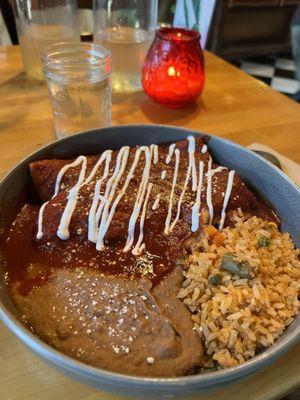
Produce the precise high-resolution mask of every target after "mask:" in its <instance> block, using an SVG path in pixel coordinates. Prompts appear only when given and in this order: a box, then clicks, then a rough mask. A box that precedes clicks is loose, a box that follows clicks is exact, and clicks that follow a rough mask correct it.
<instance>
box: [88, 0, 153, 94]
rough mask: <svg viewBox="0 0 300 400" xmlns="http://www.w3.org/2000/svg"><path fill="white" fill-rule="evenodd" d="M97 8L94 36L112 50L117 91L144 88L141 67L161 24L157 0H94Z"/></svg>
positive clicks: (123, 91)
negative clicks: (156, 30) (159, 23)
mask: <svg viewBox="0 0 300 400" xmlns="http://www.w3.org/2000/svg"><path fill="white" fill-rule="evenodd" d="M94 10H95V25H94V26H95V30H94V40H95V42H96V43H99V44H101V45H103V46H105V47H107V48H109V49H110V51H111V54H112V64H113V74H112V87H113V91H114V92H119V93H130V92H136V91H139V90H141V89H142V86H141V71H142V67H143V63H144V60H145V58H146V54H147V51H148V49H149V47H150V44H151V42H152V40H153V38H154V31H155V29H156V26H157V0H147V1H145V0H94Z"/></svg>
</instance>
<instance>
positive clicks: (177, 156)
mask: <svg viewBox="0 0 300 400" xmlns="http://www.w3.org/2000/svg"><path fill="white" fill-rule="evenodd" d="M179 163H180V150H179V149H175V167H174V175H173V181H172V189H171V194H170V200H169V207H168V214H167V218H166V221H165V230H164V233H165V234H166V235H168V234H169V232H170V223H171V218H172V207H173V197H174V191H175V186H176V182H177V176H178V169H179Z"/></svg>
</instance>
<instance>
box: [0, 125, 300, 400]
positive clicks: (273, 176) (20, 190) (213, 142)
mask: <svg viewBox="0 0 300 400" xmlns="http://www.w3.org/2000/svg"><path fill="white" fill-rule="evenodd" d="M190 134H195V135H199V133H197V132H192V131H189V130H187V129H181V128H175V127H167V126H159V125H146V126H140V125H132V126H116V127H111V128H105V129H99V130H95V131H92V132H89V133H83V134H80V135H76V136H73V137H70V138H67V139H63V140H60V141H57V142H54V143H51V144H49V145H48V146H46V147H43V148H42V149H40V150H38V151H36V152H35V153H34V154H32V155H31V156H29V157H28V158H26V159H25V160H24V161H22V162H21V163H20V164H18V165H17V166H16V167H15V168H14V169H13V170H12V171H11V172H9V173H8V174H7V175H6V177H5V178H4V179H3V180H2V182H1V184H0V215H1V217H0V218H1V221H0V223H1V228H2V230H3V229H4V231H5V230H6V229H7V227H8V226H9V224H10V223H11V221H12V218H13V216H14V215H15V213H16V211H17V210H18V209H19V207H20V206H21V205H22V204H24V202H25V201H27V200H30V199H31V198H32V196H33V190H32V187H31V183H30V178H29V173H28V164H29V163H30V162H31V161H34V160H38V159H43V158H46V157H60V158H64V157H71V156H75V155H78V154H83V153H84V154H89V153H90V154H91V153H98V152H101V151H103V150H105V149H108V148H113V149H117V148H119V147H120V146H122V145H125V144H126V145H136V144H151V143H160V142H166V141H174V140H178V139H181V138H184V137H186V136H188V135H190ZM208 147H209V150H210V152H211V153H212V154H213V157H214V158H215V159H216V160H218V161H219V162H220V163H221V164H222V165H226V166H227V167H229V168H234V169H236V170H237V171H238V172H239V173H240V174H241V175H242V176H243V177H244V178H245V179H246V180H247V181H248V182H249V183H250V184H251V186H252V187H253V188H254V189H255V190H256V191H257V192H258V193H260V194H261V195H262V196H263V197H264V198H265V199H266V201H268V202H269V203H271V204H272V205H273V207H274V208H275V210H276V212H277V213H278V215H279V216H280V218H281V220H282V229H283V231H288V232H289V233H290V234H291V235H292V238H293V240H294V242H295V244H296V245H297V246H300V237H299V227H300V212H299V211H300V209H299V207H300V191H299V188H298V187H297V186H296V185H295V184H294V183H293V182H292V181H291V180H290V179H289V178H287V177H286V176H285V175H284V174H283V173H282V172H281V171H280V170H279V169H277V168H276V167H274V166H273V165H272V164H270V163H269V162H268V161H265V160H264V159H262V158H261V157H260V156H258V155H256V154H255V153H253V152H251V151H249V150H247V149H245V148H243V147H241V146H239V145H237V144H235V143H232V142H230V141H227V140H224V139H221V138H219V137H216V136H211V137H210V140H209V144H208ZM0 275H1V276H0V277H1V280H2V282H1V289H0V300H1V303H0V317H1V319H2V321H3V322H4V323H5V324H6V325H7V327H8V328H9V329H10V330H11V331H12V332H13V333H14V334H15V335H16V336H17V337H18V338H19V339H20V340H21V341H22V342H24V343H25V344H26V345H27V346H28V347H29V348H31V349H32V350H33V351H34V352H35V353H37V354H38V355H39V356H40V357H41V358H42V359H44V360H45V361H46V362H47V363H49V364H51V365H53V366H54V367H55V368H57V369H59V370H60V371H62V372H64V373H65V374H67V375H69V376H71V377H73V378H74V379H76V380H78V381H80V382H83V383H86V384H88V385H91V386H93V387H96V388H99V389H102V390H106V391H110V392H113V393H116V394H119V395H123V396H135V397H138V398H142V399H148V398H149V399H150V398H151V399H154V398H157V399H162V398H172V397H181V396H184V397H187V396H188V395H192V394H196V393H200V392H201V391H207V390H210V389H216V388H218V387H220V386H222V385H224V384H225V383H229V382H232V381H236V380H238V379H241V378H242V377H244V376H246V375H249V374H251V373H252V372H254V371H257V370H258V369H259V368H262V367H263V366H265V365H267V364H270V363H271V362H272V361H273V360H274V359H275V358H276V357H278V356H280V355H281V354H282V353H283V352H284V351H286V350H287V349H288V348H289V347H291V346H292V345H293V344H295V343H296V342H297V340H298V339H299V336H300V315H298V317H297V318H296V320H295V321H294V322H293V323H292V324H291V326H289V327H288V329H287V330H286V331H285V332H284V334H283V335H282V336H281V338H280V339H279V340H278V341H277V342H276V343H275V344H274V345H273V346H271V347H270V348H269V349H267V350H266V351H264V352H262V353H261V354H259V355H257V356H256V357H254V358H253V359H252V360H250V361H247V362H246V363H244V364H242V365H239V366H238V367H235V368H229V369H226V370H223V371H216V372H210V373H206V374H202V375H194V376H186V377H180V378H172V379H157V378H153V379H151V378H138V377H134V376H126V375H121V374H116V373H112V372H109V371H105V370H102V369H99V368H94V367H90V366H88V365H85V364H83V363H81V362H78V361H76V360H74V359H72V358H70V357H68V356H66V355H64V354H63V353H60V352H59V351H56V350H54V349H53V348H52V347H50V346H48V345H47V344H45V343H44V342H42V341H41V340H39V339H38V338H37V337H36V336H34V335H33V334H32V333H30V332H29V330H27V329H26V328H25V327H24V326H23V325H22V323H21V322H20V321H19V320H18V317H17V313H16V310H15V308H14V306H13V304H12V302H11V301H10V298H9V296H8V294H7V291H6V288H5V285H4V284H3V272H1V274H0Z"/></svg>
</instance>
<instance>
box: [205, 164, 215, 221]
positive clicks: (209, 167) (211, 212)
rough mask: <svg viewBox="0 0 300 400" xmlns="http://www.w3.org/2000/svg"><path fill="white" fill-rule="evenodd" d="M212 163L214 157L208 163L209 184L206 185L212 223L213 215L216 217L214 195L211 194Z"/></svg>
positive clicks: (207, 176) (207, 175)
mask: <svg viewBox="0 0 300 400" xmlns="http://www.w3.org/2000/svg"><path fill="white" fill-rule="evenodd" d="M211 165H212V159H211V157H209V160H208V165H207V173H206V178H207V185H206V204H207V207H208V213H209V223H210V224H211V223H212V220H213V217H214V207H213V204H212V198H211V197H212V196H211V182H212V179H211V178H212V174H211Z"/></svg>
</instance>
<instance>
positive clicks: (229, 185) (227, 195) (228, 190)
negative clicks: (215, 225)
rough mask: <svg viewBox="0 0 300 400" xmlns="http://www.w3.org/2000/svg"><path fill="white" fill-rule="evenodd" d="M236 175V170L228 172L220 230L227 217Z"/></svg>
mask: <svg viewBox="0 0 300 400" xmlns="http://www.w3.org/2000/svg"><path fill="white" fill-rule="evenodd" d="M234 175H235V171H233V170H232V171H230V172H229V174H228V180H227V187H226V192H225V197H224V201H223V207H222V212H221V220H220V223H219V230H221V229H222V228H223V226H224V222H225V219H226V208H227V205H228V201H229V199H230V196H231V191H232V187H233V181H234Z"/></svg>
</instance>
